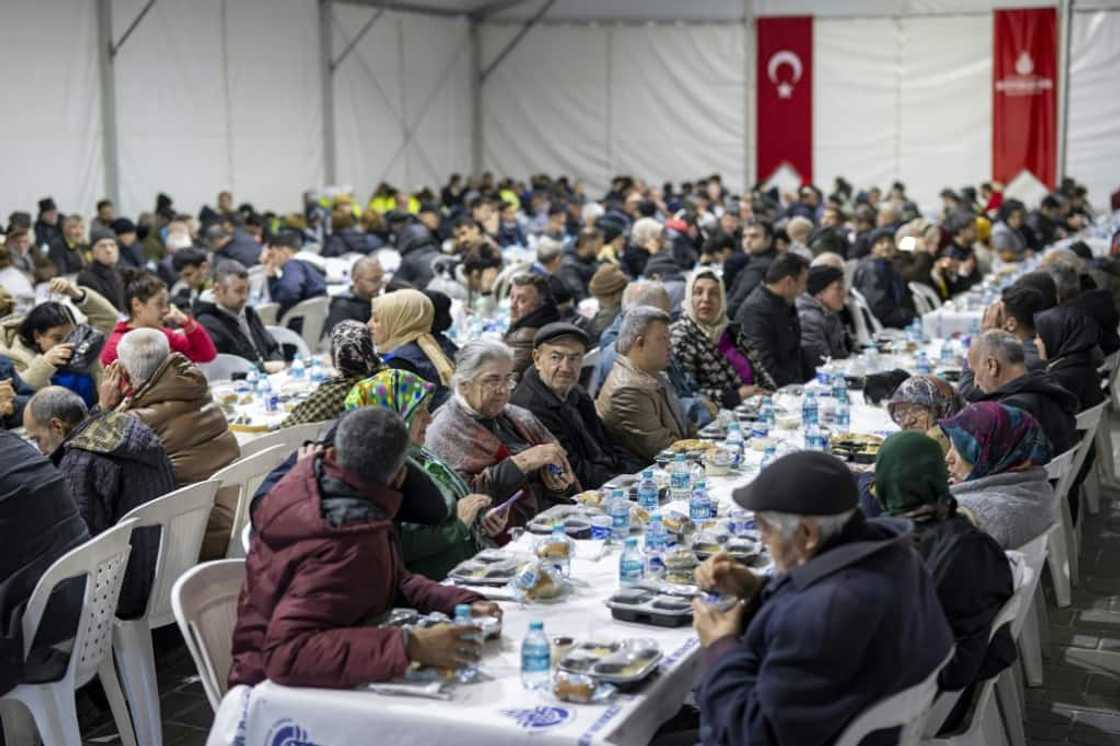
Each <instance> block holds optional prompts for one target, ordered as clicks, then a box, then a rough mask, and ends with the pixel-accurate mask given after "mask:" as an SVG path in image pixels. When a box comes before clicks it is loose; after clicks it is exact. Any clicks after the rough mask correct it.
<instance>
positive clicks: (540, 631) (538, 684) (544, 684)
mask: <svg viewBox="0 0 1120 746" xmlns="http://www.w3.org/2000/svg"><path fill="white" fill-rule="evenodd" d="M551 678H552V646H551V645H550V644H549V642H548V637H547V636H546V635H545V633H544V622H542V621H541V620H539V619H534V620H532V621H531V622H529V632H528V634H526V635H525V639H523V640H522V641H521V685H522V686H523V687H525V688H526V689H529V690H530V691H539V690H544V689H547V688H548V684H549V681H550V679H551Z"/></svg>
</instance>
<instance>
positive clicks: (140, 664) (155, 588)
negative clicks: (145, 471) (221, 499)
mask: <svg viewBox="0 0 1120 746" xmlns="http://www.w3.org/2000/svg"><path fill="white" fill-rule="evenodd" d="M217 492H218V483H217V482H215V481H213V480H211V481H208V482H196V483H194V484H190V485H187V486H186V487H183V488H182V489H178V490H175V491H174V492H170V493H168V494H166V495H164V496H163V497H160V498H157V499H155V500H152V501H151V502H148V503H145V504H144V505H140V506H138V507H137V508H135V509H134V510H131V511H129V513H128V515H126V516H125V517H124V518H123V519H122V520H130V519H135V524H134V525H133V529H134V530H135V529H140V528H145V527H147V526H159V527H160V528H161V531H160V539H159V552H158V554H157V555H156V565H155V575H154V576H153V579H152V592H151V595H150V596H148V606H147V608H146V609H145V610H144V614H143V616H140V617H139V618H136V619H117V623H116V624H115V625H114V627H113V652H114V653H116V656H117V660H118V662H119V664H120V674H121V682H122V683H123V684H124V691H125V696H126V698H127V699H128V703H129V706H130V707H131V709H132V721H133V724H134V725H135V726H136V734H137V737H138V738H139V739H140V743H142V744H145V746H147V745H149V744H150V745H151V746H161V744H162V743H163V727H162V722H163V721H162V720H161V719H160V711H159V685H158V684H157V682H156V662H155V654H154V652H153V651H152V630H153V629H158V628H160V627H165V626H167V625H168V624H172V623H174V621H175V616H174V615H173V614H172V612H171V586H172V585H174V583H175V581H176V580H178V579H179V576H180V575H182V574H183V573H184V572H186V571H187V570H189V569H190V568H192V567H194V566H195V564H197V562H198V551H199V549H200V548H201V547H202V538H203V536H204V535H205V533H206V523H207V521H209V519H210V511H211V510H213V508H214V495H215V494H217Z"/></svg>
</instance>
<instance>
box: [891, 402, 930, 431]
mask: <svg viewBox="0 0 1120 746" xmlns="http://www.w3.org/2000/svg"><path fill="white" fill-rule="evenodd" d="M928 415H929V413H928V412H927V411H926V410H925V409H924V408H923V407H919V406H909V407H896V408H895V410H894V412H893V417H892V419H893V420H894V422H895V424H896V425H898V426H899V427H901V428H902V429H903V430H912V429H914V428H916V427H918V426H919V425H923V426H924V425H925V423H926V422H927V420H928Z"/></svg>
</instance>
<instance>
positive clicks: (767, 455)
mask: <svg viewBox="0 0 1120 746" xmlns="http://www.w3.org/2000/svg"><path fill="white" fill-rule="evenodd" d="M777 457H778V447H777V446H775V445H772V444H771V445H768V446H766V450H764V451H763V452H762V466H760V467H759V470H760V471H761V470H762V469H765V468H766V467H767V466H769V465H770V464H772V463H774V459H776V458H777Z"/></svg>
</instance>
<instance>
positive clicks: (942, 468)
mask: <svg viewBox="0 0 1120 746" xmlns="http://www.w3.org/2000/svg"><path fill="white" fill-rule="evenodd" d="M875 493H876V496H877V497H878V500H879V503H880V504H881V505H882V508H883V514H884V515H886V516H891V517H895V518H906V519H909V520H910V521H911V522H913V524H914V543H915V547H916V548H917V550H918V553H919V554H921V555H922V558H923V559H924V560H925V565H926V569H927V570H929V573H930V575H931V576H932V577H933V582H934V585H935V587H936V590H937V597H938V599H939V600H940V601H941V608H942V609H943V610H944V612H945V618H946V619H947V620H948V621H949V626H950V627H952V628H953V637H955V638H956V643H957V646H956V650H955V652H954V653H953V659H952V660H951V661H949V664H948V665H947V666H946V667H945V668H944V669H942V671H941V674H940V676H939V677H938V684H939V685H940V687H941V689H942V690H948V691H958V690H960V689H963V688H965V687H971V686H972V685H973V684H975V683H977V682H979V681H983V680H985V679H988V678H990V677H992V676H994V675H996V674H997V673H998V672H999V671H1001V670H1003V669H1004V668H1006V667H1007V666H1008V665H1009V664H1010V663H1011V661H1013V660H1014V656H1015V646H1014V643H1013V642H1012V641H1011V636H1010V635H1009V634H1008V633H1007V629H1006V628H1004V629H1003V630H1002V631H1001V632H1000V633H999V634H997V635H996V637H995V638H994V639H993V640H992V641H991V644H990V645H989V642H988V636H989V633H990V631H991V625H992V622H993V621H994V620H995V618H996V615H997V614H999V611H1000V609H1001V608H1002V606H1003V605H1004V604H1005V603H1006V602H1007V600H1008V599H1009V598H1011V594H1012V591H1013V587H1014V585H1013V581H1012V577H1011V567H1010V565H1009V564H1008V561H1007V557H1006V555H1004V553H1003V550H1002V549H1001V548H1000V546H999V544H998V543H997V542H996V540H995V539H993V538H992V537H991V536H989V535H988V534H986V533H984V532H983V531H981V530H980V529H978V528H976V526H974V525H973V524H972V523H971V522H970V521H969V520H968V519H967V518H965V517H964V515H962V514H960V513H958V512H957V502H956V500H955V499H953V496H952V495H951V494H950V492H949V471H948V468H947V467H946V465H945V455H944V453H942V451H941V446H940V445H938V443H937V441H935V440H933V439H932V438H930V437H929V436H928V435H925V434H924V433H921V432H918V431H915V430H904V431H903V432H900V433H895V434H894V435H892V436H890V437H889V438H887V439H886V441H885V442H884V443H883V446H882V448H880V450H879V456H878V458H877V459H876V460H875ZM967 695H968V693H967V692H966V693H965V695H962V696H961V698H960V702H959V703H958V707H957V709H956V710H954V712H953V713H952V714H951V715H950V718H949V720H948V721H946V725H956V723H957V722H958V721H959V719H960V718H961V717H962V716H963V714H964V711H965V710H967V708H968V705H969V704H971V701H972V698H971V697H970V696H967ZM946 732H948V731H946Z"/></svg>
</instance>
